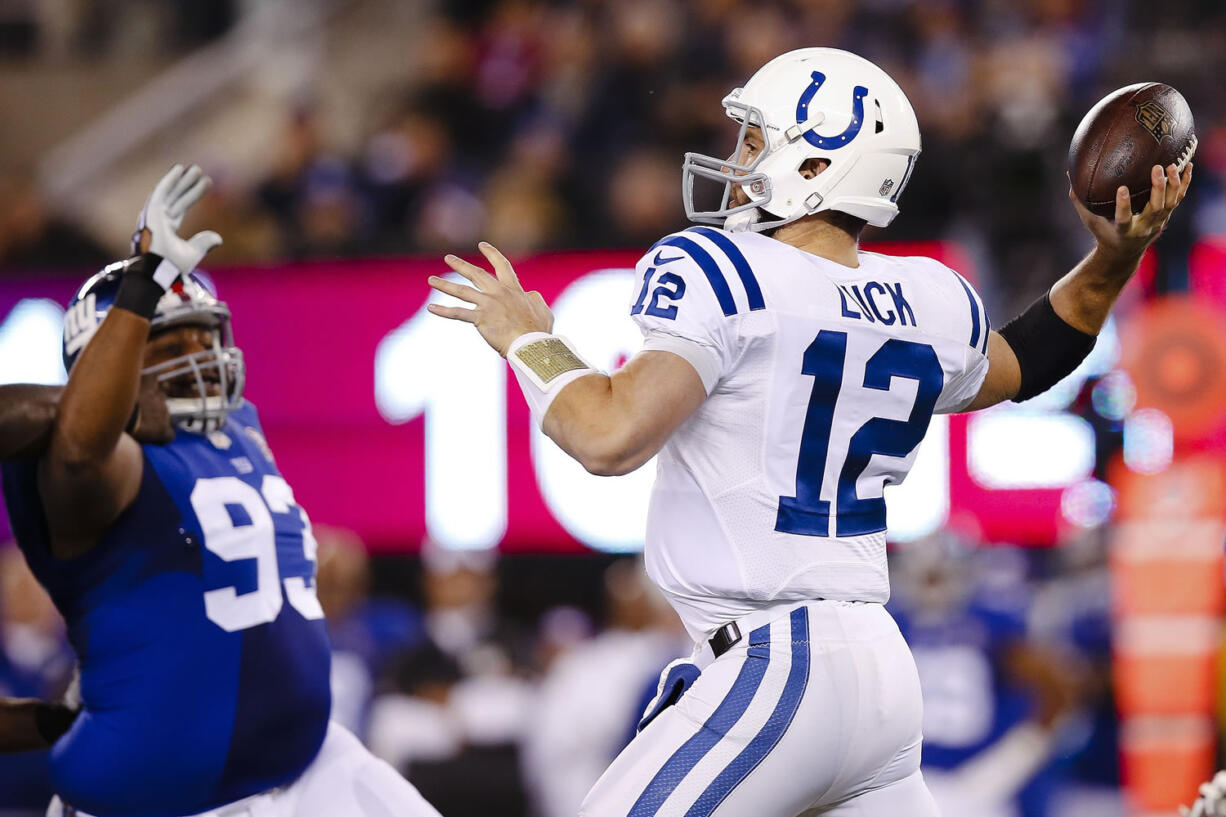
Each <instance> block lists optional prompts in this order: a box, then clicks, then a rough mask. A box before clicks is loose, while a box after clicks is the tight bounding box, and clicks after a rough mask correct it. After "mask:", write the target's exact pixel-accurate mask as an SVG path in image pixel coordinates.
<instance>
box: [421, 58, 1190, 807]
mask: <svg viewBox="0 0 1226 817" xmlns="http://www.w3.org/2000/svg"><path fill="white" fill-rule="evenodd" d="M723 104H724V107H725V109H726V111H727V113H728V115H729V116H731V117H732V118H733V119H735V120H736V121H738V122H739V123H740V124H741V130H740V136H739V140H738V144H737V147H736V151H735V152H734V154H733V156H732V157H731V158H729V159H719V158H716V157H709V156H701V155H695V154H687V156H686V160H685V164H684V171H683V179H684V185H683V190H684V192H685V203H686V211H687V215H688V216H689V217H690V219H691V220H692V221H695V222H699V223H706V224H717V225H722V227H723V229H715V228H713V227H708V226H699V227H694V228H691V229H689V230H686V231H684V232H681V233H677V234H675V235H671V236H668V237H666V238H664V239H662V240H661V241H659V242H657V244H656V245H655V246H653V247H652V248H651V249H650V250H648V252H647V254H646V255H644V256H643V259H642V260H641V261H640V262H639V264H638V266H637V268H636V272H637V274H638V281H637V282H636V286H635V291H634V293H633V295H632V296H631V306H630V313H631V315H632V316H633V317H634V320H635V321H636V322H637V323H638V325H639V326H640V328H641V329H642V331H643V334H644V336H645V344H644V347H643V350H642V351H641V352H639V353H638V354H637V355H635V356H634V357H633V358H632V359H631V360H630V361H629V362H628V363H627V364H626V365H625V366H624V367H623V368H622V369H620V370H618V371H617V372H614V373H613V374H612V375H611V376H606V375H604V374H602V373H599V372H597V371H595V370H594V369H593V368H591V367H590V366H589V365H588V364H587V363H586V362H585V361H584V360H583V359H582V357H581V356H580V355H579V353H578V352H577V351H576V350H575V349H573V348H572V347H571V346H570V344H569V343H568V342H567V341H566V340H565V339H564V338H559V337H556V336H553V335H551V334H549V333H550V330H551V328H552V315H551V314H550V312H549V310H548V308H547V307H546V306H545V304H544V302H543V300H542V299H541V297H540V295H539V294H537V293H535V292H524V290H523V289H522V288H521V287H520V285H519V282H518V280H517V279H516V277H515V273H514V271H513V270H512V268H511V266H510V264H508V263H507V261H506V259H505V258H503V257H502V256H501V254H499V253H498V251H497V250H495V249H494V248H493V247H491V246H489V245H488V244H483V245H481V251H482V252H483V254H484V255H485V257H486V258H487V259H488V260H489V261H490V263H491V264H492V265H493V268H494V275H491V274H489V273H488V272H486V271H485V270H483V269H481V268H480V267H477V266H474V265H472V264H468V263H466V262H464V261H462V260H460V259H458V258H456V257H454V256H447V258H446V261H447V264H448V265H449V266H450V267H451V268H452V269H453V270H455V271H456V272H458V273H460V274H461V275H462V276H464V277H465V278H467V279H468V281H470V282H471V283H472V284H473V287H467V286H463V285H461V284H458V283H454V282H451V281H448V280H446V279H442V278H438V277H432V278H431V279H430V284H431V286H433V287H434V288H436V289H438V290H441V291H442V292H445V293H447V294H450V295H453V296H455V297H457V298H459V299H461V300H463V301H467V302H469V303H470V304H472V305H473V307H472V308H471V309H467V308H464V307H452V306H444V305H439V304H434V305H431V306H430V309H431V311H432V312H434V314H436V315H440V316H442V317H445V318H451V319H456V320H464V321H467V322H469V323H472V324H474V325H475V326H476V328H477V330H478V331H479V332H480V333H481V335H482V336H483V337H484V338H485V339H486V341H487V342H489V344H490V345H491V346H492V347H493V348H494V349H495V350H497V351H498V352H499V353H500V354H502V355H504V356H505V357H506V358H507V360H508V362H509V363H510V364H511V366H512V368H513V369H514V370H515V373H516V375H517V377H518V379H519V382H520V385H521V387H522V389H523V392H524V395H525V397H526V398H527V401H528V404H529V406H530V407H531V409H532V411H533V415H534V417H535V418H536V419H537V421H538V422H540V423H541V426H542V428H543V430H544V431H545V433H546V434H548V435H549V436H550V437H551V438H552V439H553V440H554V441H555V442H556V443H557V444H558V445H560V446H561V447H562V448H563V449H564V450H565V451H567V452H568V453H569V454H571V455H572V456H573V457H575V458H576V459H577V460H579V461H580V462H581V463H582V464H583V465H584V466H585V467H586V468H587V469H588V470H589V471H592V472H594V473H599V474H622V473H626V472H628V471H631V470H633V469H635V468H637V467H638V466H640V465H642V464H643V463H644V462H646V461H647V460H648V459H649V458H650V457H651V456H653V455H655V454H657V453H658V454H659V465H658V470H657V475H656V482H655V488H654V492H653V494H652V499H651V507H650V511H649V515H648V522H647V537H646V561H647V570H648V572H649V574H650V575H651V576H652V578H653V579H654V580H655V581H656V582H657V583H658V584H659V585H660V587H661V589H662V590H663V591H664V592H665V594H666V595H667V596H668V597H669V599H670V600H671V601H672V603H673V606H674V607H675V608H676V610H677V612H678V613H679V615H680V616H681V618H682V620H683V621H684V623H685V625H686V627H687V628H688V630H689V632H690V633H691V635H693V636H694V638H695V640H696V643H697V647H696V649H695V651H694V655H693V657H692V659H691V661H689V662H683V663H677V664H674V665H672V666H670V667H669V668H668V670H667V671H666V672H665V674H664V676H663V677H662V678H661V683H660V692H659V696H658V697H657V700H656V701H655V702H654V704H653V706H652V707H650V708H649V710H648V712H647V713H646V715H645V717H644V722H643V724H642V731H641V732H640V734H639V735H638V737H637V738H635V740H633V741H632V742H631V743H630V745H629V746H628V747H626V749H625V750H624V751H623V752H622V753H621V755H619V756H618V758H617V759H616V760H615V761H614V762H613V764H612V765H611V766H610V767H609V769H608V771H606V773H605V774H604V776H603V777H602V778H601V779H600V781H599V782H597V784H596V785H595V787H594V788H593V789H592V791H591V792H590V793H589V794H588V797H587V799H586V801H585V802H584V805H583V808H582V810H581V814H583V815H586V816H587V817H627V815H630V817H647V815H669V817H673V816H674V815H675V816H676V817H681V815H685V817H706V816H707V815H719V817H733V816H734V815H735V816H739V815H746V816H747V817H748V816H749V815H753V817H793V816H794V815H800V814H805V815H808V814H819V813H820V814H830V815H838V816H839V817H843V816H844V815H874V816H875V815H880V816H881V817H894V815H898V814H915V815H934V814H936V813H937V812H936V807H935V806H934V805H933V803H932V799H931V796H930V795H929V794H928V792H927V790H926V788H925V786H924V783H923V779H922V777H921V775H920V772H919V760H920V714H921V703H920V692H919V686H918V683H917V679H916V672H915V665H914V663H913V661H912V659H911V656H910V653H909V652H908V650H907V647H906V644H905V643H904V642H903V640H902V638H901V636H900V635H899V633H898V629H897V627H896V626H895V624H894V622H893V620H892V619H891V618H890V616H889V615H888V614H887V613H886V612H885V610H884V608H883V607H882V604H883V602H885V601H886V599H887V597H888V594H889V587H888V580H887V574H886V560H885V504H884V500H883V498H882V489H883V488H884V486H886V485H889V484H893V483H897V482H900V481H901V480H902V479H903V477H904V476H905V475H906V473H907V471H908V469H909V468H910V466H911V464H912V462H913V460H914V457H915V452H916V448H917V446H918V445H919V442H920V441H921V439H922V438H923V436H924V433H925V431H926V429H927V427H928V422H929V420H930V419H931V417H932V415H933V413H936V412H957V411H970V410H974V409H980V408H984V407H987V406H990V405H993V404H995V403H998V402H1000V401H1002V400H1006V399H1016V400H1021V399H1026V398H1028V397H1031V396H1033V395H1035V394H1038V393H1040V392H1042V391H1045V390H1046V389H1047V388H1049V387H1050V386H1052V385H1053V384H1055V383H1056V382H1057V381H1058V380H1060V379H1061V378H1062V377H1063V376H1064V375H1066V374H1068V373H1069V372H1070V371H1072V369H1073V368H1075V367H1076V365H1077V364H1078V363H1079V362H1080V361H1081V360H1082V359H1084V357H1085V355H1087V354H1088V353H1089V351H1090V349H1091V348H1092V347H1093V345H1094V340H1095V336H1096V334H1097V333H1098V331H1099V330H1100V329H1101V328H1102V325H1103V323H1104V321H1105V320H1106V317H1107V313H1108V312H1109V310H1110V308H1111V306H1112V305H1113V303H1114V302H1115V299H1116V297H1117V295H1118V294H1119V292H1120V289H1121V288H1122V287H1123V286H1124V284H1125V283H1126V282H1127V281H1128V279H1129V278H1130V277H1131V275H1132V274H1133V272H1134V271H1135V270H1136V267H1137V263H1138V260H1139V258H1140V256H1141V253H1142V252H1143V250H1144V249H1145V247H1146V246H1148V244H1149V243H1150V242H1152V241H1153V240H1154V239H1155V238H1156V237H1157V236H1158V234H1159V233H1160V232H1161V230H1162V228H1163V226H1164V225H1165V223H1166V221H1167V219H1168V218H1169V217H1170V215H1171V213H1172V212H1173V210H1174V209H1175V207H1176V205H1177V204H1178V203H1179V201H1180V200H1181V199H1182V198H1183V195H1184V193H1185V192H1186V190H1187V187H1188V184H1189V182H1190V180H1191V165H1190V164H1189V165H1188V166H1187V167H1185V168H1178V169H1177V168H1176V167H1175V166H1173V165H1172V166H1170V167H1168V168H1166V169H1165V172H1164V171H1163V169H1162V168H1158V167H1155V168H1154V170H1153V177H1152V181H1153V192H1152V195H1151V198H1150V202H1149V204H1148V206H1147V207H1146V208H1145V210H1144V211H1143V212H1142V213H1141V214H1139V215H1137V216H1133V215H1132V213H1131V212H1130V210H1129V200H1128V196H1127V190H1126V188H1121V189H1120V191H1118V193H1117V197H1116V217H1115V220H1114V222H1112V221H1109V220H1107V219H1103V218H1099V217H1096V216H1093V215H1091V214H1090V213H1089V212H1087V211H1086V210H1085V209H1084V208H1082V207H1080V206H1078V208H1077V209H1078V213H1079V214H1080V216H1081V218H1082V220H1083V222H1084V223H1085V225H1086V227H1087V228H1088V229H1089V231H1090V232H1091V233H1092V234H1093V236H1094V238H1095V239H1096V242H1097V246H1096V247H1095V249H1094V250H1093V251H1092V252H1091V253H1090V254H1089V255H1088V256H1087V257H1086V259H1085V260H1083V261H1082V262H1081V263H1080V264H1078V265H1077V266H1076V267H1075V268H1074V269H1073V270H1072V271H1071V272H1070V273H1069V274H1068V275H1066V276H1065V277H1063V278H1062V279H1061V280H1060V281H1059V282H1058V283H1057V284H1056V285H1055V286H1054V287H1052V289H1051V291H1050V292H1049V293H1048V295H1045V296H1044V297H1043V298H1042V299H1040V300H1039V301H1037V302H1036V303H1035V304H1034V305H1032V306H1031V307H1030V308H1029V309H1027V310H1026V312H1024V313H1023V314H1022V315H1020V316H1019V317H1018V318H1016V319H1015V320H1014V321H1012V322H1010V323H1009V324H1008V325H1006V326H1005V327H1004V328H1003V329H1002V331H1001V332H1000V333H997V332H994V331H991V330H990V328H989V324H988V317H987V314H986V312H985V311H984V308H983V305H982V303H981V302H980V299H979V296H978V295H977V294H976V293H975V291H974V290H973V288H972V287H971V286H970V284H968V283H967V281H965V280H964V279H963V278H962V277H961V276H959V275H958V274H957V273H955V272H954V271H953V270H950V269H948V268H946V267H944V266H943V265H941V264H939V263H937V262H935V261H932V260H930V259H927V258H892V257H887V256H881V255H876V254H873V253H866V252H861V251H859V246H858V239H859V232H860V228H861V227H863V225H864V224H865V223H868V224H873V225H876V226H885V225H887V224H889V223H890V221H891V220H892V219H893V218H894V216H895V215H896V214H897V212H898V204H897V203H898V199H899V196H900V195H901V193H902V191H903V189H904V188H905V186H906V184H907V181H908V178H909V176H910V172H911V169H912V166H913V164H914V162H915V160H916V157H917V156H918V154H919V151H920V139H919V130H918V126H917V123H916V119H915V114H914V112H913V111H912V109H911V105H910V103H909V102H908V101H907V99H906V97H905V96H904V95H903V93H902V91H901V90H900V89H899V87H898V85H897V84H896V83H895V82H894V81H893V80H892V79H890V77H889V76H887V75H886V74H885V73H884V72H883V71H881V69H879V68H878V67H877V66H875V65H873V64H872V63H870V62H868V61H867V60H864V59H862V58H860V57H857V56H855V55H853V54H849V53H846V52H843V51H837V50H833V49H824V48H808V49H802V50H799V51H793V52H790V53H788V54H784V55H782V56H780V57H778V58H776V59H774V60H772V61H771V62H769V63H768V64H767V65H766V66H764V67H763V68H762V69H761V70H759V71H758V72H757V73H756V74H755V75H754V76H753V77H752V78H751V79H750V80H749V82H748V83H747V84H746V85H745V87H744V88H738V89H736V90H734V91H733V92H732V93H731V94H729V95H728V96H727V97H726V98H725V99H724V101H723ZM1180 171H1182V175H1181V174H1180ZM696 178H705V179H711V180H715V181H717V182H720V183H722V184H723V185H724V193H723V200H722V202H721V204H720V207H719V208H718V209H716V210H712V211H699V210H697V209H696V207H695V204H694V198H693V193H692V191H693V185H694V181H695V179H696Z"/></svg>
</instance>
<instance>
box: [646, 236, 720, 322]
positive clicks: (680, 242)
mask: <svg viewBox="0 0 1226 817" xmlns="http://www.w3.org/2000/svg"><path fill="white" fill-rule="evenodd" d="M656 247H676V248H677V249H679V250H684V251H685V252H687V253H689V254H690V257H691V258H693V259H694V260H695V261H696V262H697V263H698V266H699V267H701V268H702V271H703V274H704V275H706V276H707V281H708V282H710V284H711V289H713V290H715V297H716V299H717V300H718V301H719V307H720V309H722V310H724V314H725V315H735V314H736V301H734V300H732V290H730V289H729V288H728V282H727V281H725V280H724V274H723V273H722V272H720V269H719V265H718V264H716V263H715V259H714V258H712V257H711V255H710V253H708V252H707V251H706V250H704V249H703V248H702V247H700V246H698V244H697V243H695V242H694V241H692V240H690V239H688V238H686V237H685V236H681V235H670V236H668V237H667V238H662V239H660V240H659V241H657V242H656V243H655V244H653V245H652V249H655V248H656ZM649 252H650V250H649Z"/></svg>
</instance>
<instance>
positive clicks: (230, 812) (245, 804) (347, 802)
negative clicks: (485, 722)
mask: <svg viewBox="0 0 1226 817" xmlns="http://www.w3.org/2000/svg"><path fill="white" fill-rule="evenodd" d="M134 785H137V784H135V783H134ZM47 817H89V815H87V814H85V812H82V811H75V810H73V809H72V808H68V807H65V806H64V805H63V804H62V803H61V802H60V799H59V798H58V797H57V798H55V799H54V800H52V801H51V806H50V808H48V809H47ZM196 817H440V815H439V813H438V811H436V810H435V808H434V806H432V805H430V804H429V803H427V802H426V800H425V798H423V797H422V796H421V795H420V794H418V792H417V789H415V788H413V786H412V784H410V783H409V781H407V780H405V779H404V778H403V777H401V776H400V774H399V773H398V772H397V771H396V770H395V769H393V768H392V767H391V766H389V765H388V764H387V763H384V762H383V761H382V760H379V759H378V758H377V757H375V756H374V755H372V754H371V753H370V752H368V751H367V750H366V747H365V746H363V745H362V743H361V742H360V741H359V740H358V739H357V738H356V737H354V736H353V735H352V734H351V733H350V732H349V730H347V729H345V728H344V727H343V726H341V725H340V724H337V723H332V724H330V725H329V726H328V735H327V737H325V738H324V744H323V746H322V747H321V748H320V750H319V754H318V755H317V756H316V758H315V760H314V761H312V762H311V765H310V766H308V767H307V769H306V771H305V772H303V773H302V776H301V777H299V778H298V779H297V780H295V781H294V782H293V783H291V784H289V785H288V786H285V787H283V788H279V789H273V790H272V791H267V792H263V793H262V794H257V795H254V796H252V797H247V798H244V799H242V800H239V801H238V802H235V803H230V804H229V805H226V806H222V807H221V808H218V809H214V810H213V811H207V812H204V813H202V814H200V815H196Z"/></svg>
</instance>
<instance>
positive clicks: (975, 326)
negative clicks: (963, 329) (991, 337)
mask: <svg viewBox="0 0 1226 817" xmlns="http://www.w3.org/2000/svg"><path fill="white" fill-rule="evenodd" d="M954 277H955V278H957V279H958V283H959V284H961V285H962V289H963V290H964V291H965V292H966V299H967V300H968V301H970V302H971V346H974V347H975V348H976V349H978V348H979V302H978V299H977V298H976V297H975V293H974V291H972V290H971V288H970V285H969V284H967V283H966V279H964V278H963V277H962V276H961V275H958V273H956V272H955V273H954Z"/></svg>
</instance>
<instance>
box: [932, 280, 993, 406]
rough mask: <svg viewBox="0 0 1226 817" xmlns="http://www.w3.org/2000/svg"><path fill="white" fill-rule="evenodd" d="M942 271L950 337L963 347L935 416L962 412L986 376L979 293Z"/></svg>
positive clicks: (984, 318) (986, 330) (987, 329)
mask: <svg viewBox="0 0 1226 817" xmlns="http://www.w3.org/2000/svg"><path fill="white" fill-rule="evenodd" d="M942 267H943V268H944V270H945V273H944V274H945V275H946V276H949V279H950V280H948V281H947V287H948V289H949V298H948V302H949V304H950V310H951V319H950V322H949V325H950V330H951V336H952V337H953V338H954V339H955V340H957V341H960V342H961V343H963V344H965V345H964V346H963V349H962V352H963V360H962V366H961V368H960V369H959V370H958V371H956V372H955V373H954V374H953V375H952V376H950V377H949V378H948V379H947V380H946V383H945V387H944V388H943V389H941V395H940V397H938V398H937V405H936V413H937V414H953V413H956V412H959V411H962V410H963V409H965V408H966V407H967V406H968V405H970V403H971V401H972V400H974V399H975V397H976V396H977V395H978V394H979V390H980V389H981V388H982V387H983V381H984V378H986V377H987V375H988V335H989V334H991V331H992V324H991V321H990V320H988V311H987V310H986V309H985V308H984V306H983V300H982V299H981V298H980V297H979V293H978V292H976V291H975V288H974V287H973V286H971V284H970V282H968V281H967V280H966V279H965V278H963V277H962V276H961V275H959V274H958V273H956V272H954V271H953V270H951V269H949V268H948V267H944V265H942Z"/></svg>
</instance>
